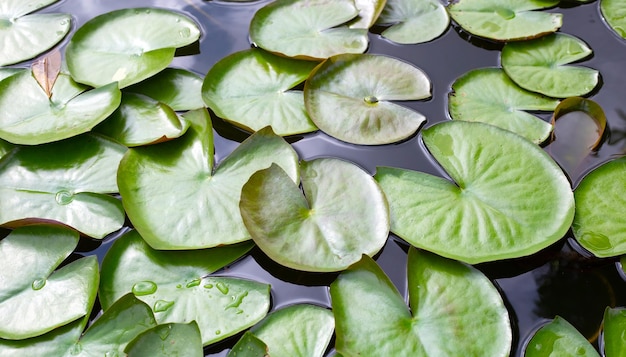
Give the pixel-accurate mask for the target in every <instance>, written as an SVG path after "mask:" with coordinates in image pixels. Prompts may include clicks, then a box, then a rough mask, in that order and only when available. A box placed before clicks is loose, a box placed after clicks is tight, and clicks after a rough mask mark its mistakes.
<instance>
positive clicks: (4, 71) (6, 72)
mask: <svg viewBox="0 0 626 357" xmlns="http://www.w3.org/2000/svg"><path fill="white" fill-rule="evenodd" d="M22 71H25V69H23V68H0V81H2V80H3V79H5V78H9V77H11V76H12V75H14V74H18V73H20V72H22Z"/></svg>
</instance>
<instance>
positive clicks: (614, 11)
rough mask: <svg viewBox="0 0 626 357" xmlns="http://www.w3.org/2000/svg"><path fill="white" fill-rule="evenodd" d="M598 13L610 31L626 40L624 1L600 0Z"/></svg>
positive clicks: (625, 5)
mask: <svg viewBox="0 0 626 357" xmlns="http://www.w3.org/2000/svg"><path fill="white" fill-rule="evenodd" d="M600 11H602V16H603V17H604V20H606V22H607V24H608V25H609V26H610V27H611V29H613V31H615V33H617V34H618V35H619V36H620V37H622V38H623V39H626V2H625V1H624V0H600Z"/></svg>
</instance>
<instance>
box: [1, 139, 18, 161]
mask: <svg viewBox="0 0 626 357" xmlns="http://www.w3.org/2000/svg"><path fill="white" fill-rule="evenodd" d="M13 148H15V145H13V144H11V143H10V142H8V141H4V140H2V139H0V159H1V158H2V157H3V156H4V155H6V154H7V153H8V152H9V151H11V150H13Z"/></svg>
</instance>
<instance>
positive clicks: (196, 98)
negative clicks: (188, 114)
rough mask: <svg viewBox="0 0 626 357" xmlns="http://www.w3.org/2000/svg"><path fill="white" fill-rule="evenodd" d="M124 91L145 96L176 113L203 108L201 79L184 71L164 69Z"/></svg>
mask: <svg viewBox="0 0 626 357" xmlns="http://www.w3.org/2000/svg"><path fill="white" fill-rule="evenodd" d="M126 90H127V91H129V92H134V93H140V94H144V95H147V96H148V97H150V98H152V99H155V100H158V101H159V102H162V103H165V104H167V105H168V106H169V107H171V108H172V109H173V110H176V111H181V110H194V109H200V108H204V102H203V101H202V78H201V77H200V76H198V75H196V74H195V73H192V72H190V71H187V70H184V69H179V68H166V69H164V70H163V71H161V72H159V73H157V74H155V75H154V76H152V77H150V78H148V79H146V80H144V81H141V82H139V83H137V84H134V85H132V86H130V87H127V88H126Z"/></svg>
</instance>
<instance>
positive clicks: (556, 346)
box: [524, 316, 600, 357]
mask: <svg viewBox="0 0 626 357" xmlns="http://www.w3.org/2000/svg"><path fill="white" fill-rule="evenodd" d="M555 355H556V356H584V357H600V355H599V354H598V352H596V350H595V349H594V348H593V346H592V345H591V344H590V343H589V341H587V339H586V338H585V336H583V335H581V334H580V332H578V331H577V330H576V328H574V326H572V325H570V324H569V322H567V321H565V319H563V318H562V317H559V316H557V317H556V318H555V319H554V320H553V321H552V322H550V323H549V324H547V325H545V326H543V327H541V328H540V329H539V330H538V331H537V332H535V335H533V337H532V338H531V339H530V342H528V345H527V346H526V351H525V353H524V356H526V357H549V356H555Z"/></svg>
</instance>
